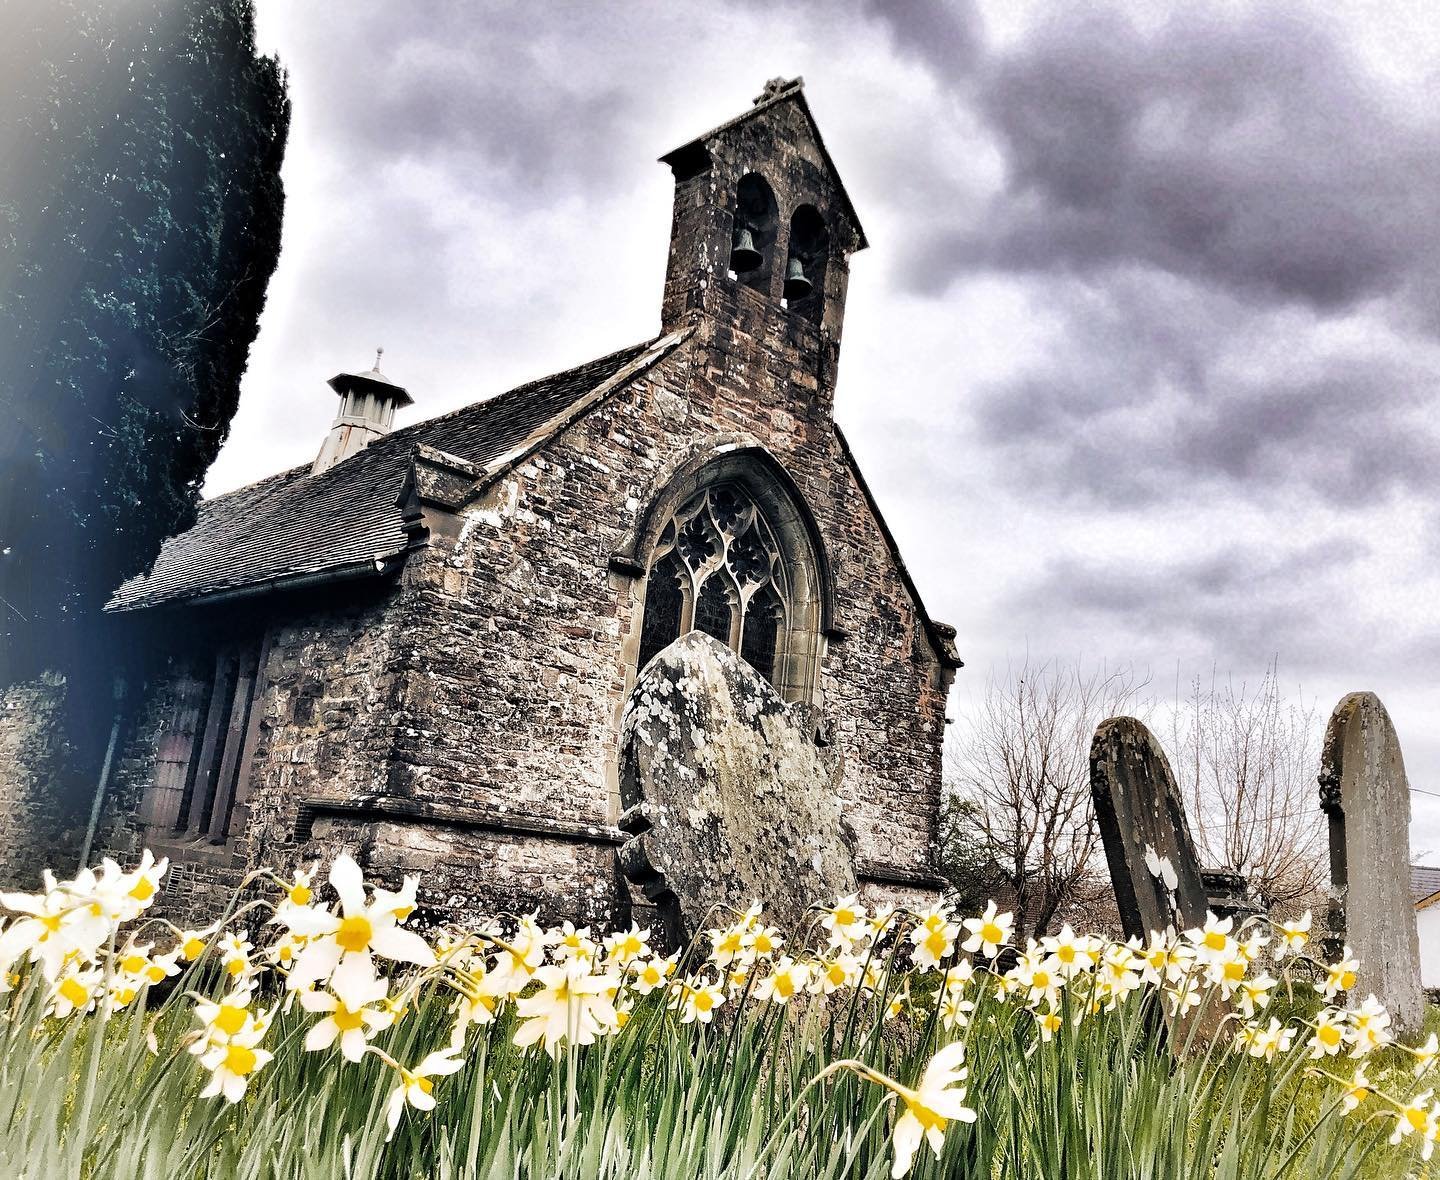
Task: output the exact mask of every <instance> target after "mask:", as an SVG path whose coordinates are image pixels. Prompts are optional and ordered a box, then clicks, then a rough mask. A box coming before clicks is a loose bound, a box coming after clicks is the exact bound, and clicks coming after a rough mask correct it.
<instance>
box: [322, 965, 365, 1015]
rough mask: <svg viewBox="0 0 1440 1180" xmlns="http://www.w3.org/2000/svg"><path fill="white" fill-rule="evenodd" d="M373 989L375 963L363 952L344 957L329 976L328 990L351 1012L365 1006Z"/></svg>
mask: <svg viewBox="0 0 1440 1180" xmlns="http://www.w3.org/2000/svg"><path fill="white" fill-rule="evenodd" d="M374 988H375V963H374V960H372V959H371V958H370V956H369V955H368V954H366V953H365V952H363V951H362V952H360V953H359V954H353V953H352V954H348V955H345V956H344V957H343V958H342V959H341V960H340V965H339V966H338V967H336V968H335V972H334V974H332V975H331V976H330V990H331V991H333V992H334V993H335V994H336V995H337V996H339V997H340V1002H341V1003H342V1004H344V1005H345V1007H347V1008H349V1009H350V1010H351V1011H352V1012H355V1011H358V1010H359V1009H361V1008H363V1007H364V1006H365V1002H366V997H367V996H370V995H373V994H374Z"/></svg>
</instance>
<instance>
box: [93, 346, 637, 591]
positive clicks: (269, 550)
mask: <svg viewBox="0 0 1440 1180" xmlns="http://www.w3.org/2000/svg"><path fill="white" fill-rule="evenodd" d="M654 344H655V342H654V341H646V342H645V343H643V344H637V345H633V346H632V347H630V348H624V349H621V350H620V351H619V352H614V353H611V354H610V355H609V356H605V357H601V358H600V359H599V360H595V361H591V362H589V363H588V364H584V365H580V366H578V367H576V368H573V369H567V370H566V371H565V372H563V373H556V374H554V375H553V376H550V377H545V378H543V379H541V380H539V381H532V382H530V383H528V384H526V385H521V386H518V387H517V388H515V389H512V390H510V391H508V392H507V393H502V394H499V395H498V396H496V397H492V398H490V399H488V400H486V401H481V402H476V403H474V404H472V405H469V406H466V407H464V408H463V409H460V410H456V411H454V412H453V413H450V414H444V415H441V416H440V417H438V418H430V419H428V420H426V421H424V422H417V423H415V424H414V425H413V426H407V427H405V428H404V429H401V430H396V431H394V432H393V433H391V434H389V435H387V436H386V437H384V438H382V439H380V440H378V441H377V442H373V443H371V444H370V445H369V446H368V447H366V448H365V449H364V450H363V451H360V452H359V453H358V454H355V455H352V456H351V457H350V458H348V459H345V460H343V461H342V462H340V463H337V464H335V466H333V467H331V468H330V469H329V470H327V471H322V472H321V473H320V474H318V475H313V476H312V475H311V474H310V464H308V463H307V464H305V465H304V466H303V467H294V468H291V469H290V470H289V471H282V472H280V474H278V475H272V476H270V477H269V478H268V479H262V480H261V481H260V482H259V483H254V484H251V485H250V486H249V487H244V488H240V489H239V490H237V491H234V492H229V493H227V494H226V495H223V496H217V497H216V498H215V499H213V500H207V501H205V502H204V503H202V504H201V505H200V512H199V517H198V519H197V520H196V522H195V524H194V526H193V527H192V528H191V529H190V530H189V531H188V532H185V533H182V534H180V535H179V536H178V537H171V538H170V539H169V540H168V541H166V542H165V544H164V546H163V547H162V548H161V550H160V554H159V556H158V557H157V558H156V560H155V565H154V567H153V568H152V569H151V571H150V572H149V573H148V574H142V575H140V576H138V577H134V578H131V579H130V580H129V581H127V582H126V583H125V584H124V585H122V586H121V587H120V588H119V589H118V590H117V591H116V592H115V594H114V596H113V597H112V598H111V600H110V602H109V604H108V606H107V608H106V609H107V610H112V611H121V610H135V609H138V608H141V607H149V606H156V605H159V604H161V603H165V602H175V601H178V600H182V599H196V598H202V597H206V596H212V595H221V594H224V593H225V592H227V591H234V590H238V589H241V588H246V589H254V588H256V587H259V586H263V585H265V584H267V583H272V582H279V581H285V582H289V583H294V582H296V581H299V580H303V579H304V577H305V576H306V575H313V574H321V573H327V574H333V573H337V572H341V571H345V570H350V571H353V572H357V573H378V572H380V571H381V569H383V568H384V567H383V563H384V562H385V561H386V560H387V559H391V558H394V557H396V556H398V555H399V554H400V553H401V552H403V550H404V549H405V543H406V538H405V534H404V533H403V532H402V531H401V528H400V510H399V508H397V507H396V504H395V500H396V498H397V496H398V495H399V493H400V488H401V484H402V482H403V480H404V478H405V473H406V471H407V468H408V465H409V458H410V452H411V449H412V448H413V447H414V446H415V445H416V444H417V443H423V444H425V445H426V446H430V447H434V448H435V449H436V450H440V451H446V452H448V453H450V454H452V455H457V456H459V457H460V458H462V459H466V460H468V461H470V462H471V463H474V464H475V465H477V466H478V467H482V468H483V467H485V466H487V465H489V464H491V463H493V462H495V461H496V460H498V459H501V458H503V457H504V456H506V455H507V454H509V453H510V452H511V451H513V450H515V449H516V448H517V447H519V446H520V445H521V444H522V443H524V442H525V441H526V440H527V439H529V438H530V436H531V435H532V434H534V433H535V431H537V430H539V429H540V428H541V427H542V426H544V425H545V424H546V423H547V422H549V421H551V419H554V418H555V417H557V416H558V415H561V414H563V413H564V412H565V410H566V409H568V408H569V407H570V406H572V405H574V404H575V403H576V402H577V401H579V400H580V399H581V398H583V397H584V396H585V395H586V394H588V393H590V392H592V391H593V390H595V389H596V388H597V387H598V386H600V385H602V384H604V383H605V382H606V381H607V380H609V379H610V378H612V377H614V376H615V375H616V374H617V373H619V372H620V370H622V369H623V368H625V366H626V365H628V364H630V363H631V362H633V361H636V360H637V359H639V358H641V357H642V355H643V354H644V353H645V352H646V350H647V349H650V348H651V347H652V346H653V345H654ZM658 355H659V354H658V353H657V356H658ZM377 563H379V564H377Z"/></svg>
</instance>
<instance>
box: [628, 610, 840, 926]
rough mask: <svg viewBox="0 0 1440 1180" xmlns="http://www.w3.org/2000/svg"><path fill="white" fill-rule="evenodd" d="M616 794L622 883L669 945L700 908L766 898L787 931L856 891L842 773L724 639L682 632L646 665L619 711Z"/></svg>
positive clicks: (695, 921)
mask: <svg viewBox="0 0 1440 1180" xmlns="http://www.w3.org/2000/svg"><path fill="white" fill-rule="evenodd" d="M621 740H622V746H621V763H620V765H621V772H620V773H621V792H622V798H623V799H624V801H625V802H626V803H627V804H629V809H628V810H627V811H626V813H625V815H624V816H623V817H622V818H621V821H620V824H621V827H622V829H624V830H626V831H629V832H631V833H632V835H633V839H631V840H630V842H629V843H627V844H626V845H625V846H624V848H623V849H622V850H621V865H622V867H623V869H624V870H625V872H626V875H627V876H628V877H629V878H630V879H631V880H632V881H634V882H635V883H636V884H637V885H639V886H640V887H641V888H642V889H643V890H644V892H645V894H646V896H647V897H649V898H650V899H651V900H652V901H654V902H655V903H657V904H658V905H659V906H660V910H661V913H662V915H663V916H664V919H665V923H666V927H667V933H668V935H669V936H670V938H671V940H672V942H678V941H680V940H681V939H682V938H685V937H688V936H689V935H691V934H693V933H694V932H695V931H696V930H697V929H699V928H700V927H701V926H703V925H705V924H706V923H707V922H708V921H712V920H719V921H724V920H725V918H724V917H721V918H719V919H714V918H713V917H712V915H711V907H712V906H715V905H721V906H727V905H728V906H730V907H732V908H733V909H735V910H744V909H745V908H746V907H747V906H748V905H749V904H750V902H751V901H752V900H758V901H761V902H763V903H764V905H765V909H766V912H767V914H769V915H770V916H771V917H772V918H773V919H774V920H775V921H777V922H779V923H780V924H781V925H783V926H786V927H789V928H791V929H798V927H799V925H800V922H801V920H802V919H803V917H804V914H805V910H806V907H808V906H809V905H810V904H811V903H813V902H816V901H824V900H828V899H830V898H833V897H835V896H837V895H840V894H846V893H853V892H854V891H855V889H856V888H857V884H856V877H855V865H854V836H853V834H852V833H851V832H850V831H849V830H848V828H847V825H846V824H845V822H844V819H843V817H842V815H841V812H840V806H839V802H838V792H837V789H836V788H837V785H838V782H839V774H840V768H839V764H838V759H836V758H834V757H833V756H832V754H831V752H830V751H827V750H824V749H821V748H820V747H819V746H817V745H816V743H815V722H814V717H813V715H812V713H811V711H810V710H808V709H804V708H800V709H792V708H791V707H789V706H787V705H786V704H785V702H784V701H783V700H781V699H780V697H779V696H778V695H777V694H776V693H775V690H774V689H773V688H771V687H770V685H769V683H768V682H767V681H766V680H765V679H764V678H763V677H761V676H760V675H759V674H758V673H757V672H755V671H754V669H752V668H751V667H750V666H749V665H748V664H746V663H745V662H744V661H742V660H740V659H739V658H738V657H737V656H736V655H735V653H734V652H732V651H731V650H730V649H729V648H727V647H726V646H725V645H724V644H722V643H719V642H718V641H716V640H715V639H712V638H711V637H710V636H709V635H705V634H703V633H702V632H699V631H692V632H691V633H690V634H689V635H685V636H682V637H681V638H680V639H678V640H676V641H675V642H674V643H673V644H671V645H670V646H669V647H668V648H666V649H665V650H664V651H662V652H661V653H660V654H659V655H657V656H656V657H655V658H654V659H653V660H652V661H651V662H650V665H649V666H648V667H647V668H646V670H645V672H644V674H643V675H642V676H641V677H640V680H639V682H638V683H637V684H636V686H635V691H634V692H633V693H632V694H631V697H630V702H629V704H628V705H627V707H626V712H625V720H624V725H623V730H622V739H621Z"/></svg>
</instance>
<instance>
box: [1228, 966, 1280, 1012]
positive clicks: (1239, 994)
mask: <svg viewBox="0 0 1440 1180" xmlns="http://www.w3.org/2000/svg"><path fill="white" fill-rule="evenodd" d="M1278 982H1279V980H1277V979H1275V978H1274V977H1273V976H1270V975H1257V976H1255V977H1254V978H1253V979H1246V980H1242V981H1241V983H1240V986H1239V987H1238V988H1236V990H1235V1004H1236V1007H1238V1008H1239V1009H1240V1012H1241V1014H1242V1015H1243V1016H1245V1017H1247V1018H1249V1017H1252V1016H1254V1015H1255V1013H1256V1011H1257V1010H1258V1009H1261V1008H1268V1007H1269V1006H1270V993H1271V992H1272V991H1273V990H1274V988H1275V985H1276V984H1277V983H1278Z"/></svg>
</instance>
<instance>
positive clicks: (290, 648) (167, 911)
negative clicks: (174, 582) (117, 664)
mask: <svg viewBox="0 0 1440 1180" xmlns="http://www.w3.org/2000/svg"><path fill="white" fill-rule="evenodd" d="M400 597H401V596H400V595H399V594H398V593H397V592H396V590H395V588H394V587H393V586H385V587H382V588H380V589H378V590H375V589H371V590H362V589H359V588H357V587H356V586H354V585H349V586H344V585H342V586H339V587H336V588H332V589H331V590H330V591H328V592H327V593H326V594H324V595H318V594H310V595H307V596H305V597H303V598H295V597H286V598H278V597H277V598H275V599H274V600H271V601H268V602H265V603H264V604H263V605H256V606H242V605H237V606H234V607H223V606H217V607H210V608H204V609H200V610H192V611H190V612H187V615H186V616H185V617H184V619H183V622H182V621H179V620H177V623H176V627H175V630H176V631H177V632H178V633H180V634H182V635H184V636H187V637H189V638H190V639H191V640H192V642H191V643H189V644H187V652H186V653H185V654H176V655H174V656H172V657H171V658H170V659H168V660H167V661H165V663H164V666H163V668H162V670H161V671H159V672H158V673H157V674H156V675H154V676H153V677H152V678H151V680H150V681H149V683H147V685H146V686H145V689H144V693H143V703H142V705H141V706H140V708H139V710H138V713H137V716H136V718H135V722H134V726H133V729H132V733H133V737H132V739H131V740H130V741H129V742H128V743H127V746H126V748H125V750H124V753H123V756H122V758H121V761H120V763H119V765H118V767H117V770H116V775H115V782H114V787H113V789H112V791H111V793H110V796H109V798H108V800H107V807H106V813H105V820H104V823H103V824H102V828H101V835H100V847H101V848H102V850H104V851H107V852H109V853H110V854H111V855H114V856H116V857H117V858H119V859H122V860H129V859H132V858H134V857H135V856H137V855H138V854H139V851H140V849H141V848H142V847H145V846H149V847H150V848H152V849H154V850H155V851H156V853H157V855H169V856H170V858H171V863H172V869H171V871H170V873H169V874H168V876H167V880H166V885H165V890H164V893H163V894H162V896H161V897H160V898H159V899H158V901H157V906H158V909H157V912H158V913H161V914H163V915H165V916H169V917H171V918H172V919H174V920H177V921H180V920H183V921H186V922H191V923H200V922H204V921H208V920H210V919H212V918H214V917H217V916H218V915H219V914H220V913H222V912H223V911H224V909H225V907H226V905H227V904H228V903H229V901H230V899H231V897H232V896H233V894H234V892H235V890H236V889H237V888H238V887H239V886H240V883H241V881H242V880H243V878H244V876H245V874H246V873H247V872H249V871H250V870H252V869H254V868H257V867H259V866H261V865H266V866H270V867H273V868H276V869H284V868H287V867H288V866H289V865H291V864H292V863H293V862H294V861H295V860H296V859H297V857H299V856H300V854H301V853H302V852H304V851H305V848H304V839H303V837H304V835H305V832H304V830H303V821H304V814H303V812H304V810H305V809H306V808H310V807H312V806H313V805H314V804H315V803H316V802H317V801H325V800H329V801H353V800H356V799H364V798H367V797H371V796H374V795H376V794H383V793H384V790H385V786H386V779H387V777H388V776H389V774H390V773H391V765H392V763H391V758H390V754H391V751H392V749H393V745H394V729H395V723H396V717H397V710H396V707H395V700H394V693H395V689H396V687H397V678H396V673H395V671H394V663H395V661H394V658H393V641H394V638H395V634H396V628H397V625H398V620H399V616H400V609H399V606H400ZM245 631H249V632H252V633H254V634H255V635H256V636H257V638H259V637H264V639H265V648H264V659H263V662H262V665H261V669H260V671H261V677H262V679H261V683H262V684H263V685H264V688H263V689H262V691H261V693H260V695H258V696H257V698H256V701H255V705H254V708H255V709H256V710H258V711H259V718H258V728H257V735H258V740H257V742H256V746H255V750H254V754H253V758H252V761H251V765H250V768H249V782H250V796H249V807H250V822H249V824H248V826H247V828H246V830H245V832H244V833H243V835H239V836H236V837H232V838H231V839H230V840H229V841H228V842H227V843H225V844H223V845H213V844H210V843H209V842H208V841H205V840H200V841H185V840H181V839H178V838H177V837H176V836H175V834H174V833H172V832H163V831H156V830H154V829H150V828H146V827H145V826H144V824H143V823H142V819H141V817H142V816H143V815H144V795H145V792H146V791H147V790H148V789H151V788H152V787H153V784H154V783H155V782H156V777H157V770H158V764H157V757H158V755H159V753H160V751H161V750H162V748H163V747H162V743H163V742H164V740H165V738H166V736H167V735H168V734H171V733H173V729H174V724H175V720H174V719H175V716H176V700H177V695H178V689H179V686H180V684H181V683H182V681H184V680H185V679H187V678H193V677H203V676H205V675H206V674H207V673H208V671H209V667H210V665H209V659H208V656H207V654H206V652H205V650H204V649H205V637H206V636H208V635H213V634H215V633H217V632H218V633H223V634H232V635H233V634H235V633H237V632H245Z"/></svg>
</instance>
